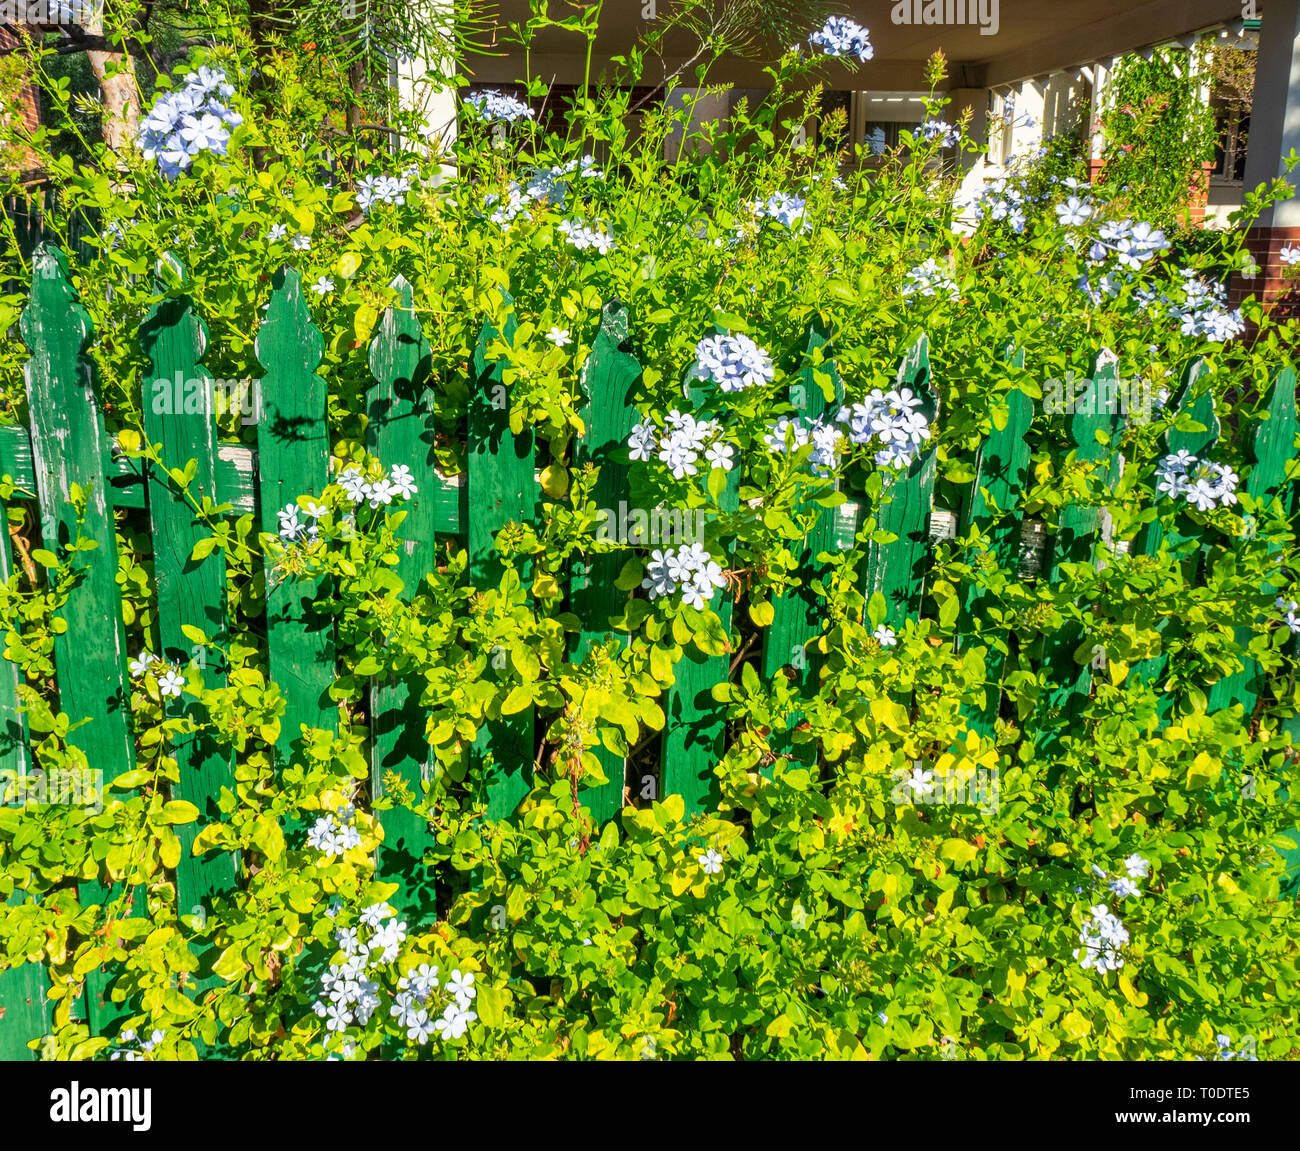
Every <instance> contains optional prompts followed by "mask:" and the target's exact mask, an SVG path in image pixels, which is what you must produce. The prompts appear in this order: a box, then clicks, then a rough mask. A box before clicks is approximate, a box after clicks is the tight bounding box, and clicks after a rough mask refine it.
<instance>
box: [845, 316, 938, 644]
mask: <svg viewBox="0 0 1300 1151" xmlns="http://www.w3.org/2000/svg"><path fill="white" fill-rule="evenodd" d="M894 386H895V387H897V388H911V389H912V392H913V394H914V395H916V396H918V397H919V398H920V399H921V407H920V410H921V411H923V412H924V413H925V414H926V416H927V417H928V418H929V419H930V421H931V423H933V422H934V421H935V419H937V417H938V409H939V401H938V397H937V396H936V395H935V393H934V387H933V385H932V384H931V382H930V354H929V342H928V340H927V338H926V336H925V334H924V333H922V334H921V335H920V336H918V337H917V339H916V342H915V343H914V344H913V345H912V346H911V347H910V348H909V349H908V350H907V352H906V353H905V354H904V356H903V359H902V362H901V363H900V364H899V366H898V374H897V376H896V379H895V385H894ZM935 452H936V448H935V446H934V443H933V441H931V446H930V447H928V448H924V449H922V450H921V451H919V452H917V454H916V458H915V459H914V460H913V461H912V464H911V466H910V467H909V468H908V469H907V471H906V472H905V473H903V474H902V475H900V476H897V477H895V478H893V479H891V480H890V481H889V482H888V484H887V486H886V488H885V491H884V494H883V497H882V501H881V504H880V507H879V509H878V511H877V514H876V528H877V530H879V531H885V532H890V533H891V534H892V535H894V536H895V537H896V538H895V539H894V540H893V541H892V542H890V543H884V544H879V543H872V544H871V545H870V546H869V547H868V549H867V557H866V560H865V561H864V562H863V565H862V594H863V597H864V598H865V599H866V600H867V601H868V602H869V601H870V600H871V597H872V596H873V595H874V594H875V593H876V592H880V593H881V594H882V595H883V596H884V598H885V623H886V624H887V625H888V626H889V627H891V628H893V629H895V630H897V629H899V628H901V627H902V626H903V622H904V621H905V620H907V619H909V618H911V617H914V616H915V615H916V614H917V612H918V611H919V610H920V606H921V594H922V591H923V590H924V587H925V576H926V568H927V566H928V563H929V559H930V534H929V524H930V507H931V503H932V501H933V493H934V478H935Z"/></svg>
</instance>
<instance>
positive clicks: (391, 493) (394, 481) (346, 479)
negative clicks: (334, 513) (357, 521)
mask: <svg viewBox="0 0 1300 1151" xmlns="http://www.w3.org/2000/svg"><path fill="white" fill-rule="evenodd" d="M335 482H336V483H337V484H338V486H339V487H340V488H342V489H343V494H344V495H345V496H347V498H348V499H349V500H351V501H352V502H353V503H354V504H369V505H370V506H371V507H372V508H377V507H379V506H380V505H381V504H390V503H392V502H393V500H394V499H401V500H405V499H410V498H411V496H413V495H415V493H416V492H418V491H419V490H420V489H419V488H418V487H416V486H415V480H414V479H413V478H412V476H411V469H410V468H408V467H407V466H406V465H405V464H394V465H393V470H392V472H391V473H390V474H389V476H388V477H387V478H386V479H385V478H384V476H383V475H382V473H381V474H380V475H379V477H378V478H375V477H373V476H368V475H366V473H365V472H363V471H362V470H361V469H360V468H359V467H357V465H356V464H349V465H348V466H347V467H346V468H344V469H343V470H342V471H341V472H339V474H338V478H337V480H336V481H335Z"/></svg>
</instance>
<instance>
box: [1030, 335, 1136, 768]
mask: <svg viewBox="0 0 1300 1151" xmlns="http://www.w3.org/2000/svg"><path fill="white" fill-rule="evenodd" d="M1118 364H1119V361H1118V360H1117V359H1116V357H1115V355H1114V354H1113V353H1112V352H1110V351H1109V349H1102V351H1101V352H1100V353H1099V354H1098V356H1097V358H1096V361H1095V366H1094V368H1093V371H1092V375H1091V377H1090V378H1089V379H1088V381H1087V383H1086V386H1085V387H1084V389H1083V391H1082V393H1081V394H1080V395H1079V396H1078V397H1077V399H1076V403H1075V411H1074V413H1073V415H1072V416H1071V418H1070V423H1069V428H1070V437H1071V439H1072V440H1073V441H1074V443H1075V452H1076V457H1075V458H1076V459H1077V460H1079V461H1093V460H1108V461H1109V462H1108V464H1107V465H1106V476H1107V482H1108V483H1111V484H1113V483H1114V482H1115V480H1116V478H1117V476H1118V466H1119V465H1118V456H1117V454H1116V450H1115V448H1116V440H1117V438H1118V435H1119V430H1120V427H1121V424H1122V422H1123V420H1122V417H1121V416H1120V414H1119V413H1118V411H1117V410H1115V409H1116V408H1117V407H1118V405H1117V404H1115V403H1108V402H1107V398H1108V397H1115V396H1117V395H1118V391H1119V376H1118ZM1107 407H1109V408H1111V409H1112V410H1111V411H1109V412H1107V411H1105V410H1104V409H1105V408H1107ZM1099 431H1100V432H1103V433H1105V434H1106V435H1107V436H1108V437H1109V443H1107V444H1105V445H1103V444H1101V443H1099V442H1098V440H1097V435H1096V433H1097V432H1099ZM1100 523H1101V509H1100V508H1095V507H1086V506H1082V505H1080V504H1077V503H1072V504H1068V505H1067V506H1066V507H1064V508H1062V509H1061V512H1060V515H1059V517H1058V519H1057V530H1056V536H1055V538H1054V539H1053V540H1052V541H1051V546H1052V556H1051V562H1050V567H1049V569H1048V576H1047V579H1048V583H1049V584H1051V583H1056V582H1057V581H1058V580H1059V579H1060V578H1061V565H1062V564H1065V563H1091V562H1092V560H1093V545H1094V542H1095V537H1096V535H1097V530H1098V527H1099V526H1100ZM1083 636H1084V629H1083V625H1082V624H1080V623H1076V622H1074V621H1073V620H1068V619H1067V620H1065V621H1064V622H1063V623H1062V625H1061V627H1060V628H1058V629H1057V630H1056V631H1054V632H1052V633H1050V634H1048V635H1046V636H1044V638H1043V642H1042V649H1041V652H1040V653H1039V656H1038V658H1039V666H1040V667H1041V668H1042V669H1043V670H1045V671H1046V672H1047V675H1048V679H1049V681H1050V686H1049V687H1048V688H1047V690H1046V691H1044V693H1043V695H1042V697H1041V699H1040V700H1039V706H1040V708H1042V709H1043V714H1044V716H1048V715H1051V714H1052V713H1053V712H1058V713H1059V714H1060V716H1061V717H1062V719H1061V720H1060V721H1059V725H1058V726H1056V727H1051V726H1050V725H1048V724H1047V723H1046V722H1044V724H1043V730H1050V731H1052V732H1053V734H1050V735H1048V736H1046V737H1045V738H1044V742H1043V745H1042V748H1041V749H1040V750H1041V751H1042V752H1043V754H1044V755H1046V756H1047V757H1048V758H1049V759H1052V758H1054V757H1055V755H1056V752H1057V751H1058V750H1059V744H1060V736H1059V734H1056V733H1057V732H1060V731H1067V730H1070V728H1071V727H1072V724H1071V723H1070V720H1071V719H1073V718H1075V717H1077V716H1078V715H1079V714H1080V713H1081V711H1082V709H1083V706H1084V703H1085V702H1086V700H1087V698H1088V695H1089V692H1090V690H1091V687H1092V667H1091V665H1090V663H1086V662H1085V663H1083V664H1080V663H1079V662H1078V661H1077V660H1076V659H1075V657H1074V653H1075V650H1076V649H1077V648H1078V646H1079V644H1080V643H1082V642H1083ZM1055 782H1056V777H1055V775H1051V776H1049V779H1048V783H1049V784H1053V785H1054V784H1055Z"/></svg>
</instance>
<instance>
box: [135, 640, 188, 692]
mask: <svg viewBox="0 0 1300 1151" xmlns="http://www.w3.org/2000/svg"><path fill="white" fill-rule="evenodd" d="M155 665H157V666H156V667H155ZM151 668H153V673H154V675H155V676H156V677H157V679H158V691H159V694H161V695H162V696H163V697H164V698H167V697H170V698H172V699H176V698H179V696H180V694H181V691H182V690H183V689H184V687H185V679H184V677H183V676H182V675H181V672H180V668H178V667H174V666H173V665H172V664H170V663H167V662H166V661H165V660H161V659H159V658H158V657H157V656H156V655H154V653H153V652H151V651H142V652H141V653H140V654H139V655H138V656H136V657H135V659H133V660H131V662H130V669H131V678H132V679H139V678H140V677H141V676H142V675H144V673H145V672H146V671H149V670H150V669H151ZM159 668H163V669H165V670H163V671H162V672H161V674H160V673H159V670H158V669H159Z"/></svg>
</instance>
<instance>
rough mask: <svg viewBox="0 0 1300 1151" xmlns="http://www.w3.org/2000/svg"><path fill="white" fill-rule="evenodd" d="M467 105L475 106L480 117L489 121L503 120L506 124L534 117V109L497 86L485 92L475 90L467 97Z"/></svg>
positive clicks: (469, 106)
mask: <svg viewBox="0 0 1300 1151" xmlns="http://www.w3.org/2000/svg"><path fill="white" fill-rule="evenodd" d="M465 107H467V108H473V109H474V111H475V112H476V113H477V114H478V116H479V118H480V119H483V120H486V121H488V123H496V122H498V121H499V122H501V123H504V124H513V123H514V122H515V121H516V120H528V119H531V118H532V115H533V110H532V109H531V108H530V107H529V106H528V105H527V104H525V103H523V102H522V101H520V100H516V99H515V98H514V97H513V96H507V95H505V94H504V93H503V92H499V91H497V90H496V89H495V88H489V89H488V90H486V91H484V92H475V93H474V94H473V95H472V96H468V97H466V99H465Z"/></svg>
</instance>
